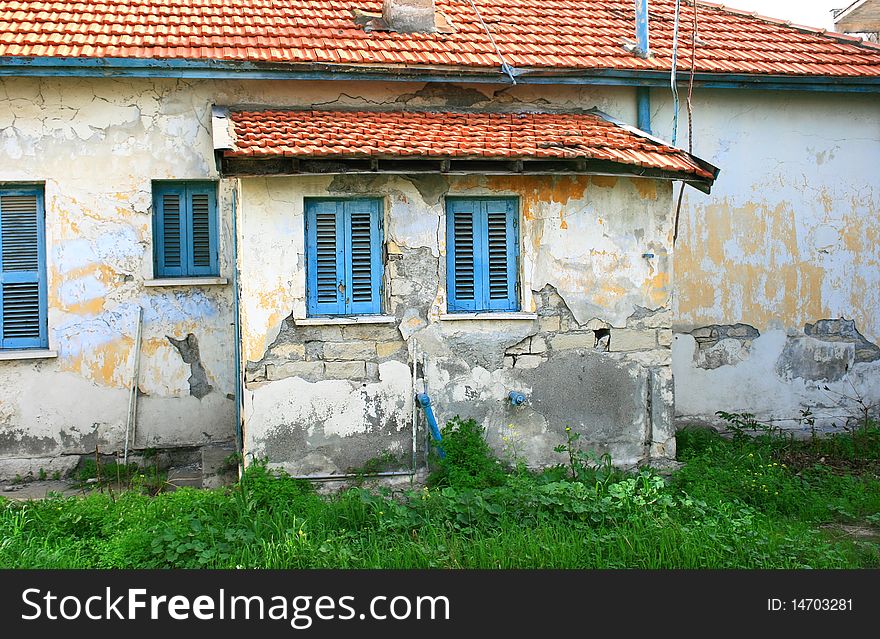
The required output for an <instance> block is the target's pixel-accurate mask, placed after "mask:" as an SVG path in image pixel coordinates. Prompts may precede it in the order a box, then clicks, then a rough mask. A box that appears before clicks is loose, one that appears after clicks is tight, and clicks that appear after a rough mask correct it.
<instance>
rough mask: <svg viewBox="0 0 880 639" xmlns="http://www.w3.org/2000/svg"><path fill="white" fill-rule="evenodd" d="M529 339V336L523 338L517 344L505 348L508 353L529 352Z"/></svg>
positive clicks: (519, 353) (521, 353)
mask: <svg viewBox="0 0 880 639" xmlns="http://www.w3.org/2000/svg"><path fill="white" fill-rule="evenodd" d="M530 341H531V338H530V337H527V338H525V339H524V340H523V341H521V342H520V343H519V344H515V345H514V346H511V347H510V348H508V349H507V354H508V355H525V354H526V353H528V352H529V342H530Z"/></svg>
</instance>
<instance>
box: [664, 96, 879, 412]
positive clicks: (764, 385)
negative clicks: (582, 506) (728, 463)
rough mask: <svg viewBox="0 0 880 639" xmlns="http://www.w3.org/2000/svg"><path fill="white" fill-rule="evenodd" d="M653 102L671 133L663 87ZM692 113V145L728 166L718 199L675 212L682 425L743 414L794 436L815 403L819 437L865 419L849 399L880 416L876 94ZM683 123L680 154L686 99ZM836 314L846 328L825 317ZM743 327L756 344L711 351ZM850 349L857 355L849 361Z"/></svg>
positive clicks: (698, 105) (697, 104)
mask: <svg viewBox="0 0 880 639" xmlns="http://www.w3.org/2000/svg"><path fill="white" fill-rule="evenodd" d="M652 98H653V99H654V108H655V112H654V114H653V126H654V129H655V131H657V132H658V134H659V135H661V136H663V137H666V138H667V139H668V138H669V137H670V136H671V121H672V113H671V108H670V103H669V100H668V92H664V91H654V92H653V94H652ZM693 104H694V113H695V120H694V151H695V153H696V154H697V155H699V156H700V157H702V158H705V159H707V160H709V161H710V162H712V163H714V164H715V165H717V166H719V167H721V169H722V170H721V174H720V176H719V178H718V180H717V182H716V183H715V186H714V187H713V189H712V194H711V196H705V195H702V194H698V193H695V192H694V191H692V190H688V191H686V192H685V200H684V204H683V207H682V216H681V221H680V230H679V238H678V242H677V244H676V249H675V250H676V255H675V259H676V272H677V273H678V274H679V277H677V278H676V283H675V296H674V300H675V301H674V308H675V320H676V321H675V330H676V333H677V335H676V338H675V341H674V343H673V370H674V373H675V379H676V412H677V415H678V418H679V420H680V421H682V422H716V421H717V418H715V416H714V413H715V411H717V410H725V411H749V412H752V413H755V414H756V415H758V417H759V418H761V419H768V420H779V421H777V422H775V423H777V425H782V426H786V427H792V428H794V427H798V426H803V425H804V424H803V423H800V422H799V420H798V417H799V414H800V411H801V410H802V409H804V408H807V407H810V408H812V410H813V412H814V413H815V414H816V415H817V416H818V423H819V424H820V425H822V426H823V428H834V427H836V428H840V427H842V426H843V425H844V424H845V423H846V422H847V421H848V420H849V421H852V418H853V417H854V416H856V415H857V414H859V413H861V409H860V407H859V404H858V401H857V399H856V398H857V397H861V398H862V400H863V401H865V402H866V403H868V404H873V405H874V410H875V411H876V410H877V407H878V405H880V379H878V376H880V362H878V358H877V357H873V356H871V355H870V352H875V353H876V350H874V351H871V348H870V345H871V344H873V345H874V348H875V349H876V344H877V343H878V342H880V313H878V312H877V309H878V308H880V173H878V168H877V167H878V166H880V100H878V99H877V97H876V96H875V95H857V94H840V95H834V94H820V93H806V92H793V91H782V92H778V93H770V92H762V91H710V90H699V89H697V90H695V91H694V100H693ZM680 125H681V129H680V138H679V144H680V145H681V146H683V147H686V146H687V121H686V113H685V111H684V105H682V112H681V120H680ZM841 318H843V319H844V320H849V321H851V322H853V324H852V326H849V327H847V326H845V325H844V324H845V322H843V323H842V322H828V321H825V322H823V320H837V319H841ZM817 322H820V326H822V327H824V328H823V330H822V331H819V332H818V333H817V332H816V331H815V330H812V328H811V327H812V326H813V325H816V323H817ZM738 324H739V325H742V326H748V327H750V329H751V331H750V332H751V334H750V335H741V336H726V337H725V336H722V337H723V339H721V340H720V341H718V343H717V344H715V343H708V344H707V343H706V341H705V338H706V337H707V332H708V333H711V332H712V331H713V330H716V331H717V330H718V329H719V327H720V328H721V329H722V330H723V329H724V327H732V326H734V325H738ZM701 342H702V343H701ZM865 344H868V345H869V347H868V348H867V351H866V350H865V349H866V347H865ZM854 349H856V350H858V349H862V350H863V351H865V352H864V353H863V356H862V357H861V358H854V355H853V352H854ZM722 351H723V352H722ZM869 351H870V352H869ZM826 386H827V387H828V388H827V389H826V388H825V387H826Z"/></svg>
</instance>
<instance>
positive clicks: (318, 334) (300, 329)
mask: <svg viewBox="0 0 880 639" xmlns="http://www.w3.org/2000/svg"><path fill="white" fill-rule="evenodd" d="M296 335H297V337H299V339H300V340H302V341H303V342H310V341H313V340H315V341H321V342H339V341H342V328H341V327H340V326H297V327H296Z"/></svg>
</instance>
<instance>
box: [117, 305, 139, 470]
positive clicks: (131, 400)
mask: <svg viewBox="0 0 880 639" xmlns="http://www.w3.org/2000/svg"><path fill="white" fill-rule="evenodd" d="M143 323H144V309H143V308H142V307H140V306H139V307H138V323H137V331H136V337H135V342H134V373H133V374H132V376H131V389H130V390H129V394H128V419H127V420H126V423H125V453H124V454H123V457H122V463H123V465H124V466H125V467H126V468H127V467H128V442H129V433H130V439H131V443H132V445H134V440H135V437H136V434H137V393H138V378H139V377H140V371H141V330H142V326H143Z"/></svg>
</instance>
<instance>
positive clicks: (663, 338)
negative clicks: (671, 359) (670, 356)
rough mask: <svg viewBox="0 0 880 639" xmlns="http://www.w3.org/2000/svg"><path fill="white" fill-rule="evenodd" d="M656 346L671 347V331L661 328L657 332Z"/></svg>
mask: <svg viewBox="0 0 880 639" xmlns="http://www.w3.org/2000/svg"><path fill="white" fill-rule="evenodd" d="M657 344H659V345H660V346H667V347H669V346H672V329H671V328H662V329H659V330H658V331H657Z"/></svg>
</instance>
